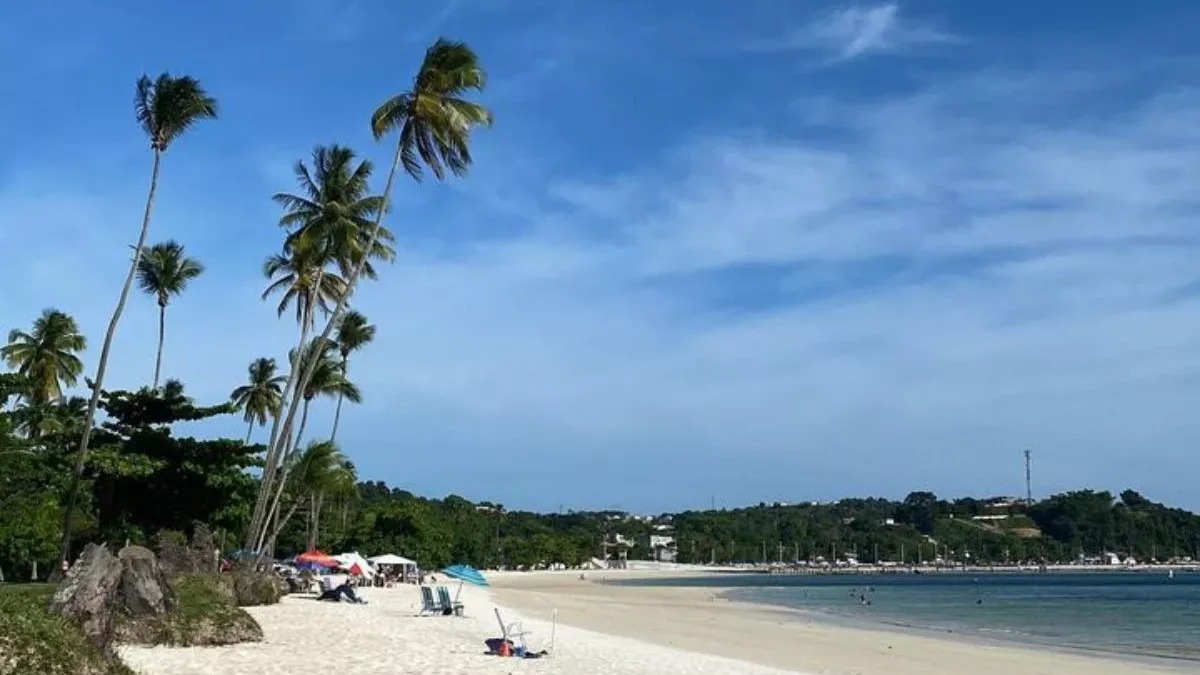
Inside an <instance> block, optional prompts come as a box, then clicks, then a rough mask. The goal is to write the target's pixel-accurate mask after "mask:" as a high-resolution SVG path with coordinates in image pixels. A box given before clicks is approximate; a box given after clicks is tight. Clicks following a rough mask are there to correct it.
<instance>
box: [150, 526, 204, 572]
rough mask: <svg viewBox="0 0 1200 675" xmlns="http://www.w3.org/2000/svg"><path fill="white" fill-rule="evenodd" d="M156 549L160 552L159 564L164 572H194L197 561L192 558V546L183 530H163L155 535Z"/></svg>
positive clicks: (196, 570)
mask: <svg viewBox="0 0 1200 675" xmlns="http://www.w3.org/2000/svg"><path fill="white" fill-rule="evenodd" d="M154 551H155V553H157V554H158V564H159V566H160V567H161V568H162V571H163V574H166V575H167V576H174V575H176V574H194V573H196V572H199V571H200V570H198V569H196V563H195V561H194V560H193V559H192V551H191V548H189V547H188V542H187V537H185V536H183V533H182V532H175V531H174V530H163V531H161V532H159V533H158V534H156V535H154Z"/></svg>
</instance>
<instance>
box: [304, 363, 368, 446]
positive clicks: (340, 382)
mask: <svg viewBox="0 0 1200 675" xmlns="http://www.w3.org/2000/svg"><path fill="white" fill-rule="evenodd" d="M290 358H291V359H292V367H293V368H311V369H312V377H311V378H310V379H309V381H308V385H307V386H306V387H305V388H304V396H303V398H304V408H303V410H304V412H303V413H302V414H301V415H300V427H299V428H298V429H297V430H296V438H295V440H294V441H293V443H294V445H296V446H299V445H300V438H301V437H302V436H303V435H304V428H305V426H307V424H308V409H309V406H310V405H311V404H312V402H313V399H315V398H316V397H318V396H326V397H329V398H336V399H339V400H341V399H343V398H345V399H349V400H350V402H351V403H359V402H361V401H362V394H361V393H360V392H359V390H358V387H357V386H356V385H355V384H354V383H353V382H351V381H350V380H348V379H346V373H345V371H343V370H342V364H341V362H340V361H339V360H338V358H337V356H336V354H335V352H334V349H333V344H332V343H327V344H326V345H325V347H324V348H323V349H319V348H318V347H317V343H316V342H311V343H309V345H308V347H307V348H306V349H304V350H303V355H302V356H301V357H300V358H299V359H297V358H296V350H292V353H291V354H290ZM313 361H315V364H314V363H313Z"/></svg>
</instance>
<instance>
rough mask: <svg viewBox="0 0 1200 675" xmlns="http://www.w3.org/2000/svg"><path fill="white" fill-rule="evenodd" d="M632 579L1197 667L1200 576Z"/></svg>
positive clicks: (862, 618) (841, 615) (847, 616)
mask: <svg viewBox="0 0 1200 675" xmlns="http://www.w3.org/2000/svg"><path fill="white" fill-rule="evenodd" d="M630 583H638V584H645V583H650V584H653V585H671V586H679V585H686V586H705V587H713V588H728V589H729V590H726V591H724V592H723V595H724V596H725V597H728V598H730V599H732V600H741V601H745V602H755V603H760V604H767V605H776V606H780V607H787V608H790V609H796V610H802V611H805V612H817V613H821V614H824V615H827V616H830V617H834V618H837V619H843V620H850V621H853V622H855V623H861V622H869V623H873V624H885V625H889V626H893V627H904V628H907V629H915V630H921V631H936V632H938V633H942V634H946V633H950V634H957V635H960V636H963V637H975V638H985V639H1000V640H1015V641H1021V642H1027V643H1029V642H1032V643H1037V644H1042V645H1047V646H1054V647H1065V648H1080V649H1089V650H1097V649H1102V650H1105V651H1112V652H1119V653H1126V654H1137V655H1142V656H1153V657H1168V658H1176V659H1190V660H1197V661H1200V573H1188V572H1177V573H1176V574H1175V577H1174V578H1169V577H1168V576H1167V574H1166V572H1157V571H1156V572H1144V573H1143V572H1128V573H1111V574H1110V573H1090V574H1075V573H1054V574H961V573H941V574H922V575H854V576H770V575H758V574H745V575H743V574H730V575H721V576H716V577H705V578H696V579H671V580H655V581H652V582H645V581H639V582H630ZM868 602H869V604H867V603H868Z"/></svg>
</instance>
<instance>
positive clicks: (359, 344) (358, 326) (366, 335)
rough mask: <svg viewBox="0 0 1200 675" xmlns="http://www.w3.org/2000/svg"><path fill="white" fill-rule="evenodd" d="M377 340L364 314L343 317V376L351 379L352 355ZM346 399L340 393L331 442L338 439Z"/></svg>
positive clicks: (340, 339)
mask: <svg viewBox="0 0 1200 675" xmlns="http://www.w3.org/2000/svg"><path fill="white" fill-rule="evenodd" d="M374 339H375V326H373V325H371V324H369V323H367V317H365V316H363V315H362V312H359V311H356V310H353V309H352V310H349V311H348V312H346V315H345V316H343V317H342V320H341V322H339V323H338V327H337V339H336V342H337V348H338V352H340V353H341V355H342V364H341V368H342V376H343V377H349V370H348V367H349V365H350V354H352V353H354V352H356V351H358V350H360V349H362V348H363V347H365V346H367V344H369V343H370V342H371V341H372V340H374ZM343 398H345V396H343V395H342V394H341V392H339V393H338V400H337V410H336V411H335V412H334V414H333V431H332V432H331V433H330V434H329V440H331V441H332V440H336V439H337V430H338V422H339V421H340V420H341V419H342V399H343Z"/></svg>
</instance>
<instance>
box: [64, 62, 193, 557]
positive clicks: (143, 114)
mask: <svg viewBox="0 0 1200 675" xmlns="http://www.w3.org/2000/svg"><path fill="white" fill-rule="evenodd" d="M133 111H134V114H135V115H136V117H137V121H138V124H140V125H141V127H142V130H143V131H145V132H146V136H148V137H149V139H150V150H151V151H152V152H153V153H154V165H153V167H152V168H151V170H150V191H149V193H148V194H147V195H146V209H145V211H144V212H143V214H142V230H141V233H140V234H139V235H138V240H137V244H136V245H134V247H133V261H132V263H131V264H130V265H129V274H128V275H127V276H126V277H125V284H124V285H123V286H121V295H120V296H119V297H118V298H117V306H116V308H115V309H114V310H113V313H112V318H111V319H109V321H108V331H107V332H106V333H105V334H104V344H103V346H101V348H100V360H99V361H98V362H97V364H96V377H95V378H94V379H95V382H94V383H93V386H92V396H91V398H90V399H89V400H88V409H87V416H86V418H85V419H84V425H83V433H82V434H81V435H80V437H79V451H78V453H77V456H76V457H75V474H74V476H73V477H72V478H71V485H70V487H69V488H68V489H67V500H66V505H65V508H64V509H63V540H62V559H63V560H66V559H67V558H68V556H70V554H71V516H72V515H73V512H74V510H75V493H76V492H77V490H78V488H79V480H80V478H81V477H82V476H83V467H84V463H85V462H86V461H87V451H88V441H90V440H91V437H92V424H93V422H95V419H96V407H97V405H98V404H99V403H100V392H101V391H102V390H103V387H104V374H105V372H106V371H107V369H108V354H109V352H110V351H111V350H112V342H113V338H114V337H115V336H116V334H117V324H119V323H120V322H121V314H122V313H123V312H124V311H125V303H126V301H128V300H129V289H130V288H131V287H132V286H133V277H134V275H135V274H136V273H137V268H138V263H139V262H140V261H141V259H142V248H143V247H144V246H145V245H146V236H147V235H148V234H149V233H150V216H151V214H152V213H153V211H154V195H155V193H156V192H158V170H159V167H160V165H161V163H162V155H163V153H164V152H166V151H167V148H169V147H171V144H172V143H173V142H174V141H175V140H176V139H178V138H179V137H180V136H182V135H183V133H184V132H186V131H187V130H188V129H191V128H192V127H193V126H194V125H195V124H196V123H197V122H199V121H201V120H205V119H213V118H215V117H216V116H217V101H216V99H214V98H212V97H211V96H209V95H208V94H207V93H206V92H205V91H204V88H203V87H202V86H200V82H198V81H197V80H196V79H195V78H192V77H188V76H186V75H185V76H182V77H173V76H171V75H170V74H168V73H163V74H162V75H159V76H158V78H157V79H154V80H151V79H150V78H149V77H147V76H145V75H143V76H142V77H141V78H140V79H139V80H138V82H137V94H136V96H135V97H134V100H133Z"/></svg>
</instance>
